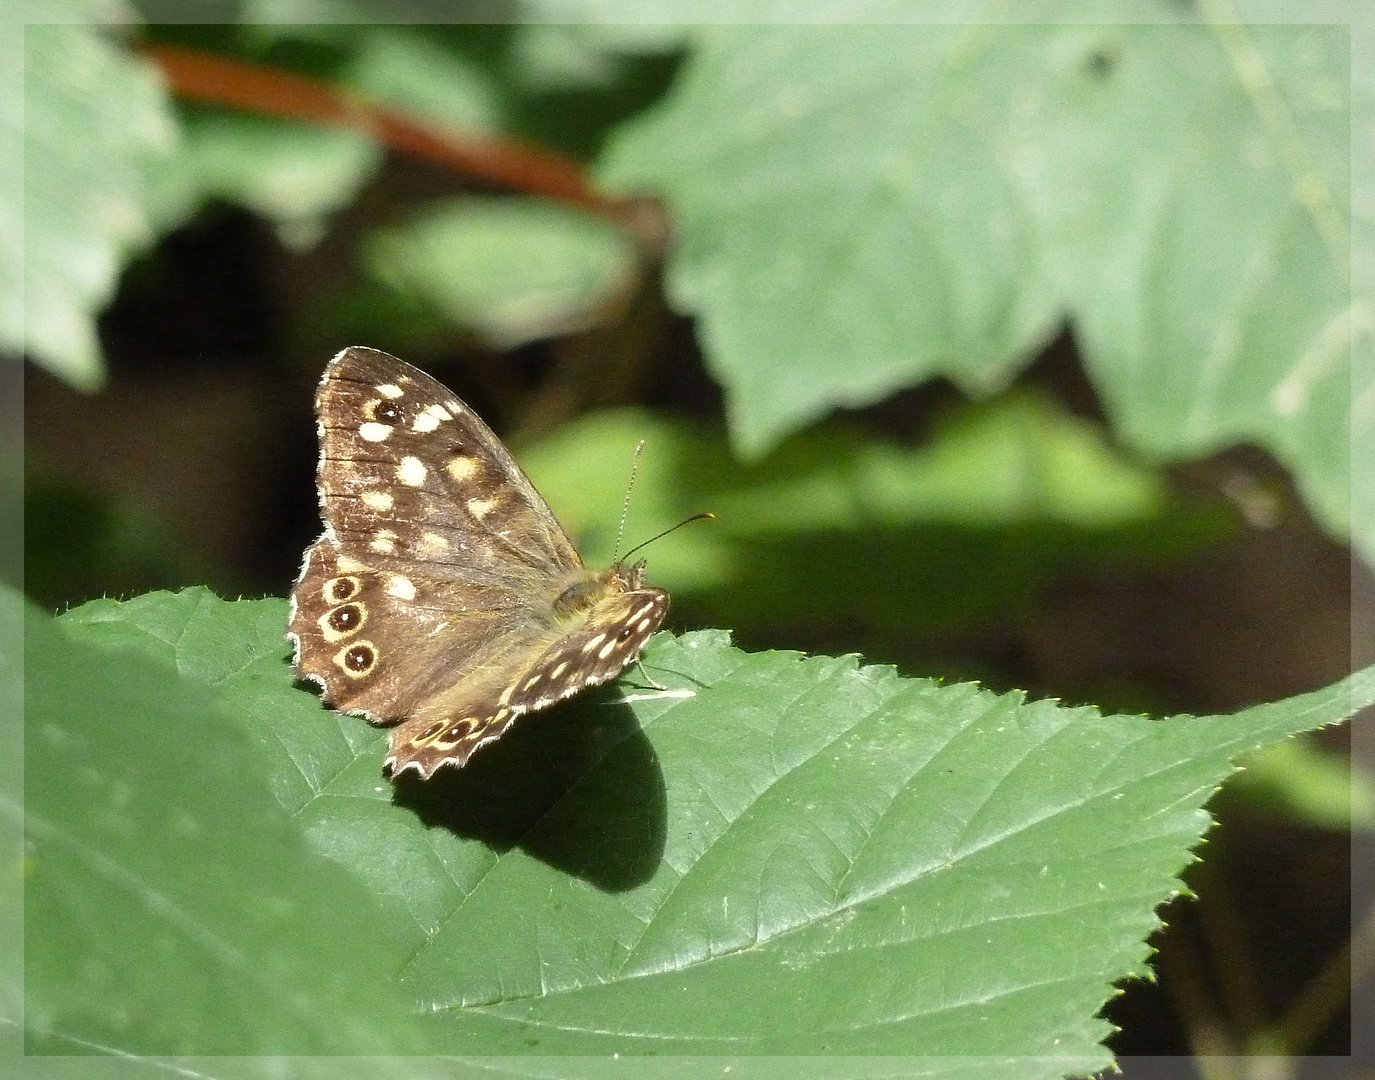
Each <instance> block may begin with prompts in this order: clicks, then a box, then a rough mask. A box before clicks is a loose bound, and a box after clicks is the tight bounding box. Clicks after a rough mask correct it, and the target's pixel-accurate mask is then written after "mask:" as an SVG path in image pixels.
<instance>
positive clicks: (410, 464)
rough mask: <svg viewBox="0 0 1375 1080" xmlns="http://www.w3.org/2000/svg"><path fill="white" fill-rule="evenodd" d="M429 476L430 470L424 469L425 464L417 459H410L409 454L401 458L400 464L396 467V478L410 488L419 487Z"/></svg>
mask: <svg viewBox="0 0 1375 1080" xmlns="http://www.w3.org/2000/svg"><path fill="white" fill-rule="evenodd" d="M429 475H430V470H429V469H427V468H425V463H424V462H423V461H421V460H420V459H419V458H418V457H411V456H410V455H409V454H408V455H407V456H406V457H403V458H402V459H401V464H400V465H398V466H397V467H396V478H397V479H398V480H400V481H401V482H402V483H403V484H409V485H410V486H411V487H420V486H421V485H422V484H424V483H425V477H427V476H429Z"/></svg>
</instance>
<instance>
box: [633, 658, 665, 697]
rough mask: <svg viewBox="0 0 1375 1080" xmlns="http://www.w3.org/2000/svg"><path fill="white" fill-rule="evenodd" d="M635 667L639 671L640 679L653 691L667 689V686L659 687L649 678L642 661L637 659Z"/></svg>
mask: <svg viewBox="0 0 1375 1080" xmlns="http://www.w3.org/2000/svg"><path fill="white" fill-rule="evenodd" d="M635 666H636V667H637V668H639V669H640V678H642V679H644V681H645V682H647V683H649V685H650V686H652V687H653V688H654V689H655V690H667V689H668V687H667V686H661V685H660V684H659V683H657V682H655V681H654V679H653V678H651V677H650V674H649V672H647V671H646V670H645V665H644V661H642V660H639V659H637V660H636V661H635Z"/></svg>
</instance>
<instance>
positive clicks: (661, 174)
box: [602, 6, 1375, 558]
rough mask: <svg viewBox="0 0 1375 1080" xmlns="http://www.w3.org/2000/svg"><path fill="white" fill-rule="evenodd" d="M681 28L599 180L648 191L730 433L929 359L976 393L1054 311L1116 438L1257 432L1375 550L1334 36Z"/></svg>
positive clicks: (1051, 322) (1048, 329) (1372, 418)
mask: <svg viewBox="0 0 1375 1080" xmlns="http://www.w3.org/2000/svg"><path fill="white" fill-rule="evenodd" d="M905 10H907V9H905ZM1059 10H1061V13H1062V14H1063V15H1064V17H1065V18H1066V19H1067V20H1069V19H1071V18H1072V17H1073V15H1074V14H1075V13H1076V11H1077V9H1075V8H1072V7H1068V6H1066V7H1063V8H1062V9H1059ZM1163 11H1164V9H1163V8H1158V9H1157V13H1159V14H1161V18H1162V19H1168V18H1170V17H1171V16H1169V15H1165V14H1163ZM1120 13H1121V18H1122V21H1123V22H1128V21H1131V20H1133V19H1138V18H1140V17H1141V10H1140V9H1139V8H1127V7H1126V6H1121V7H1120ZM1042 14H1043V15H1045V12H1042ZM1051 17H1053V14H1052V15H1051ZM696 40H697V42H698V47H697V48H696V50H695V51H694V52H693V54H692V56H691V58H690V60H689V62H688V63H687V65H686V66H685V70H684V73H683V75H682V77H681V79H680V81H679V82H678V84H677V85H676V86H675V88H674V90H673V92H672V93H671V94H670V95H669V97H668V99H667V100H666V101H665V102H664V103H663V105H662V107H660V108H659V109H657V110H655V111H654V112H653V113H651V114H650V115H648V116H646V117H645V118H644V119H643V120H642V121H641V122H639V123H636V124H633V125H631V126H629V127H628V128H627V129H626V130H625V131H624V132H623V133H622V134H621V136H620V137H619V138H618V139H617V140H615V141H614V142H613V144H612V146H611V148H610V151H609V153H608V154H607V156H606V158H605V161H604V163H603V168H602V175H603V176H604V178H605V179H606V180H607V181H608V182H609V183H611V184H613V185H615V186H617V187H620V188H634V187H643V186H646V185H649V186H652V187H654V188H656V189H657V190H659V191H660V192H662V193H663V195H664V196H665V197H666V198H667V200H668V202H669V204H670V206H671V209H672V216H673V220H674V226H675V228H674V231H675V237H676V241H677V242H676V246H675V249H674V253H673V256H672V261H671V265H670V269H669V285H670V290H671V294H672V297H673V299H674V302H675V304H676V305H677V306H678V307H679V308H680V309H682V310H684V311H688V312H691V313H693V314H695V315H696V316H697V317H698V319H699V321H700V327H701V333H702V336H703V340H704V344H705V348H706V352H707V359H708V363H709V365H710V367H711V370H712V371H713V373H714V374H715V375H716V376H717V378H718V379H720V381H721V382H722V383H723V384H724V386H725V388H726V392H727V402H728V409H729V414H730V420H731V426H732V434H733V436H734V440H735V443H736V445H737V446H738V447H739V448H740V449H741V450H742V451H743V452H745V453H747V454H750V455H759V454H761V453H762V452H763V451H764V450H765V449H766V448H768V447H769V446H771V445H773V444H774V443H775V442H777V440H778V439H780V438H781V437H782V436H784V435H786V434H787V433H788V432H790V431H793V430H795V429H796V428H798V427H800V426H802V425H804V424H807V423H809V422H811V421H812V420H814V419H816V418H817V417H819V416H822V415H824V414H825V413H827V412H829V411H830V410H832V409H834V408H836V407H837V406H857V405H865V404H868V403H871V402H874V401H878V400H880V399H882V398H883V397H885V396H887V395H889V394H891V393H892V392H893V391H895V390H898V389H900V388H902V387H905V386H909V385H911V384H913V383H917V382H920V381H922V380H925V379H929V378H932V377H934V376H938V375H943V376H946V377H948V378H950V379H953V380H954V381H955V382H957V383H958V384H959V385H960V386H961V387H963V388H964V389H965V390H967V391H969V392H970V393H975V394H978V393H986V392H987V391H989V390H990V389H993V388H997V387H1000V386H1002V385H1003V384H1005V383H1006V382H1007V381H1008V380H1009V379H1010V378H1011V377H1012V376H1013V374H1014V373H1015V372H1016V370H1017V369H1018V368H1019V367H1020V366H1022V365H1023V364H1024V363H1025V362H1026V359H1027V358H1028V357H1029V356H1030V355H1031V354H1032V353H1033V351H1034V350H1035V348H1036V347H1037V346H1038V345H1039V344H1041V343H1042V342H1043V341H1044V340H1045V339H1046V337H1047V336H1048V335H1049V334H1051V333H1052V332H1053V331H1054V330H1055V328H1056V327H1057V325H1058V323H1059V322H1060V321H1061V320H1062V319H1063V318H1066V317H1067V318H1068V319H1069V320H1070V321H1071V323H1072V325H1073V327H1074V329H1075V331H1076V334H1077V336H1078V339H1079V341H1080V343H1081V346H1082V348H1083V351H1084V355H1085V360H1086V364H1087V366H1088V369H1089V372H1090V375H1091V376H1092V378H1093V381H1094V384H1095V386H1096V388H1097V389H1098V391H1099V393H1100V394H1101V396H1102V398H1103V400H1104V402H1105V404H1106V406H1107V408H1108V410H1109V412H1110V413H1111V415H1112V416H1113V418H1114V421H1115V423H1116V425H1117V426H1118V427H1119V429H1120V431H1121V433H1122V436H1123V438H1124V439H1125V440H1126V441H1127V442H1128V443H1130V444H1131V445H1133V446H1135V447H1137V448H1139V449H1141V450H1144V451H1146V452H1148V453H1150V454H1152V455H1155V456H1157V457H1160V458H1162V459H1171V458H1181V457H1186V456H1190V455H1199V454H1204V453H1208V452H1210V451H1212V450H1215V449H1217V448H1219V447H1223V446H1227V445H1230V444H1233V443H1237V442H1243V441H1250V442H1256V443H1259V444H1260V445H1262V446H1264V447H1266V448H1267V449H1269V450H1270V451H1271V452H1273V453H1274V454H1275V455H1276V456H1277V457H1278V458H1279V459H1280V460H1281V461H1282V462H1283V463H1284V464H1285V465H1286V466H1287V467H1288V468H1289V469H1290V471H1291V472H1292V473H1293V474H1294V476H1295V478H1296V480H1297V482H1298V484H1299V486H1300V488H1301V489H1302V490H1303V492H1304V494H1305V496H1306V497H1307V499H1308V502H1309V504H1310V505H1311V506H1312V508H1313V510H1314V512H1315V514H1316V516H1317V517H1318V518H1319V519H1320V520H1321V521H1322V522H1323V523H1324V524H1325V525H1326V527H1328V528H1329V529H1331V530H1333V531H1334V532H1336V533H1338V534H1344V533H1346V531H1347V530H1348V529H1350V528H1352V527H1353V522H1354V527H1355V529H1356V532H1357V535H1356V541H1357V543H1358V545H1360V546H1361V547H1362V549H1363V550H1364V551H1365V552H1366V553H1367V555H1368V556H1370V557H1372V558H1375V484H1370V483H1366V482H1364V480H1361V482H1359V483H1358V488H1357V492H1356V497H1357V499H1358V502H1357V504H1356V505H1355V507H1354V508H1353V507H1352V505H1351V501H1350V500H1351V487H1352V475H1351V470H1350V463H1351V460H1352V457H1353V448H1354V457H1355V460H1356V461H1359V462H1369V461H1371V460H1375V411H1372V410H1370V409H1368V408H1364V407H1363V408H1362V409H1360V410H1358V411H1357V413H1356V424H1357V426H1356V428H1355V431H1354V435H1353V429H1352V416H1351V412H1352V402H1353V394H1354V400H1356V401H1366V400H1368V399H1369V398H1370V397H1371V395H1372V394H1375V363H1370V362H1369V361H1370V358H1371V352H1372V350H1371V342H1370V337H1371V334H1370V325H1369V319H1368V317H1367V316H1366V314H1365V312H1366V311H1367V310H1368V309H1369V307H1370V304H1371V299H1372V298H1371V297H1370V296H1369V295H1366V294H1362V296H1361V297H1360V298H1358V300H1357V302H1356V303H1355V304H1354V305H1353V299H1352V294H1351V281H1350V279H1349V272H1350V271H1349V263H1348V251H1349V241H1350V238H1351V236H1352V219H1351V213H1350V210H1349V203H1350V198H1351V190H1350V180H1349V177H1350V168H1349V162H1350V161H1351V151H1350V129H1351V107H1352V103H1351V100H1350V95H1349V91H1348V86H1349V71H1348V68H1349V33H1348V32H1347V31H1346V30H1345V29H1344V28H1342V27H1338V26H1245V27H1222V26H1219V27H1207V26H1202V25H1152V26H1129V25H1124V26H1113V25H1095V26H1086V25H1063V26H1057V25H1042V26H1029V25H1001V26H1000V25H977V26H973V25H971V26H957V25H945V26H938V25H924V26H916V25H909V26H900V25H897V26H895V25H882V26H878V25H870V26H856V25H851V26H838V25H829V26H816V25H811V26H743V25H732V26H716V27H710V28H703V29H702V30H700V31H699V33H698V34H697V38H696ZM1362 86H1364V84H1358V89H1359V88H1360V87H1362ZM1356 238H1357V241H1358V242H1360V243H1368V242H1369V239H1370V237H1369V232H1368V230H1362V231H1359V232H1357V233H1356ZM1370 258H1371V256H1370V253H1369V252H1368V251H1365V250H1364V249H1363V248H1362V249H1360V250H1358V251H1357V253H1356V262H1357V265H1363V264H1366V263H1368V262H1369V261H1370ZM1367 284H1368V282H1367ZM1353 348H1354V349H1355V350H1356V353H1355V355H1356V356H1357V357H1358V358H1359V359H1360V363H1359V364H1358V366H1357V368H1356V375H1355V382H1354V384H1353V383H1352V382H1351V381H1350V374H1351V368H1350V361H1351V358H1352V355H1353V352H1352V350H1353ZM1364 472H1365V470H1364V467H1363V476H1364Z"/></svg>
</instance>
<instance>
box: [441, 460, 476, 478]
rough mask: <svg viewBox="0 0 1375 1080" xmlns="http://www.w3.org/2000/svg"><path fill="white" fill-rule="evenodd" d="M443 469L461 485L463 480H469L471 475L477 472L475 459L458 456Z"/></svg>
mask: <svg viewBox="0 0 1375 1080" xmlns="http://www.w3.org/2000/svg"><path fill="white" fill-rule="evenodd" d="M444 467H445V468H446V469H447V470H448V471H449V475H450V476H452V477H453V478H454V479H455V480H457V481H458V482H459V483H462V482H463V481H465V480H471V479H472V476H473V474H474V473H475V472H477V458H474V457H468V456H467V455H466V454H459V455H457V456H456V457H455V458H454V459H453V460H452V461H451V462H449V464H447V465H446V466H444Z"/></svg>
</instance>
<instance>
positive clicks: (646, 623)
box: [635, 615, 650, 634]
mask: <svg viewBox="0 0 1375 1080" xmlns="http://www.w3.org/2000/svg"><path fill="white" fill-rule="evenodd" d="M649 627H650V620H649V616H648V615H646V616H645V617H644V618H643V619H641V620H640V621H639V623H638V624H636V626H635V629H636V630H638V631H639V632H640V633H642V634H643V633H644V632H645V631H646V630H648V629H649Z"/></svg>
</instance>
